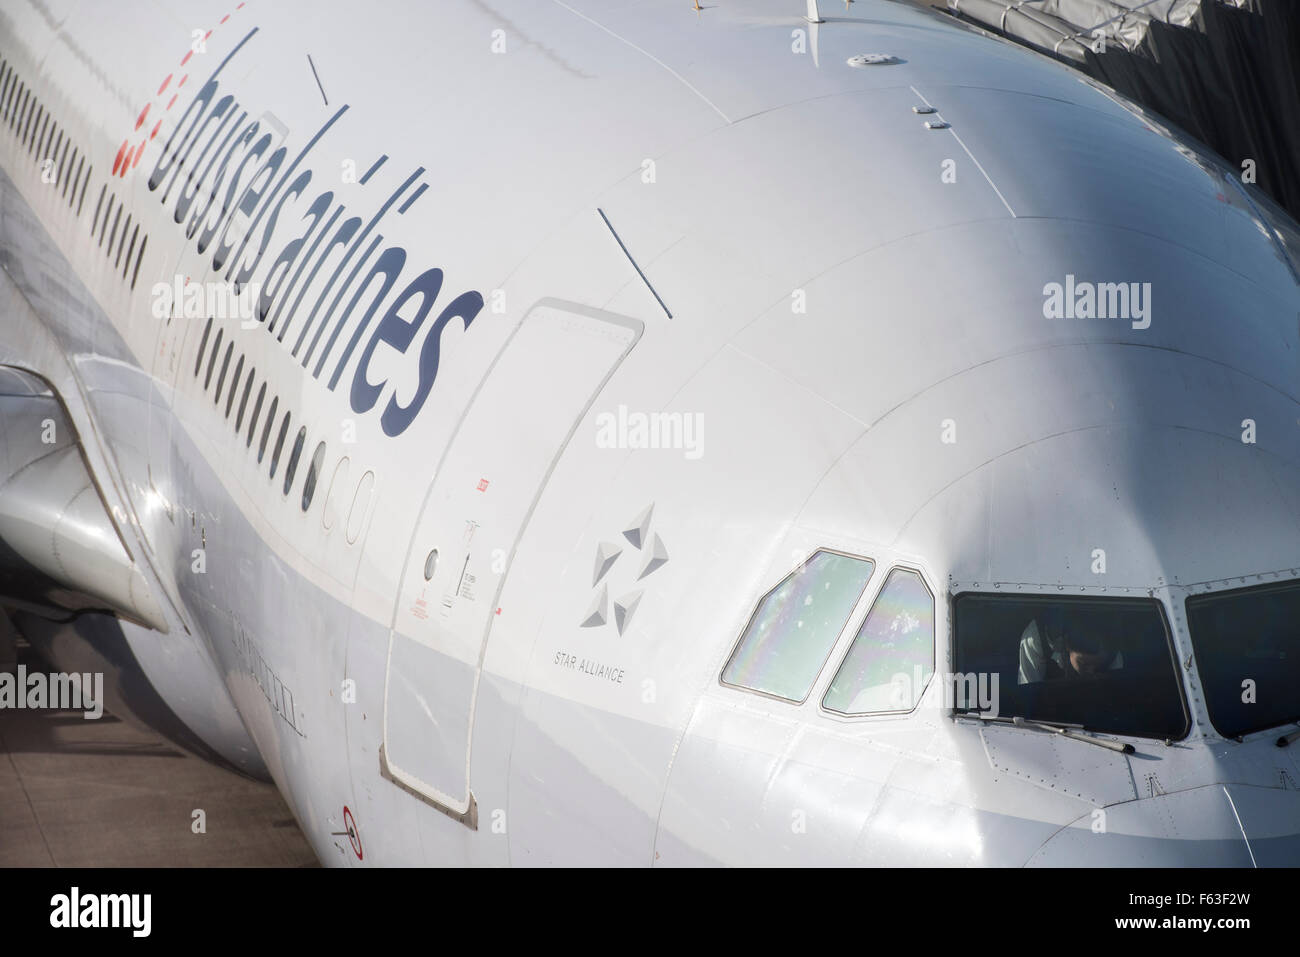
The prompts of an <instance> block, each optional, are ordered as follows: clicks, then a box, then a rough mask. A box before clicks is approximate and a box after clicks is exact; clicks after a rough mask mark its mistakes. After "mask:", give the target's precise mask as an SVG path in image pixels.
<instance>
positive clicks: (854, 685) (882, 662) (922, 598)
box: [822, 568, 934, 715]
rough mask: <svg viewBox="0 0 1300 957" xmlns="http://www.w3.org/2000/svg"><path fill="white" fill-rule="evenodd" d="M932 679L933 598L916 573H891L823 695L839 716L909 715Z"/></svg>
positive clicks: (904, 570) (907, 570) (826, 705)
mask: <svg viewBox="0 0 1300 957" xmlns="http://www.w3.org/2000/svg"><path fill="white" fill-rule="evenodd" d="M932 674H934V597H933V596H932V595H931V594H930V589H928V588H927V587H926V586H925V581H924V580H923V579H922V578H921V575H920V573H919V572H916V571H914V570H912V569H910V568H893V569H891V570H890V572H889V577H888V578H886V579H885V584H884V585H883V586H882V587H881V589H880V594H879V595H877V596H876V600H875V602H873V603H872V605H871V611H869V612H868V613H867V617H866V619H865V620H864V621H863V622H862V627H861V628H859V629H858V633H857V635H856V636H855V637H854V639H853V644H852V645H851V646H850V647H849V652H848V654H847V655H845V656H844V662H843V663H842V664H841V665H840V668H839V671H837V672H836V673H835V677H834V678H833V679H832V680H831V684H830V687H829V688H827V689H826V696H825V697H824V698H823V699H822V706H823V707H824V708H826V709H827V710H828V711H836V712H839V713H840V714H846V715H854V714H881V713H888V712H900V711H911V710H913V709H914V708H915V707H916V705H917V703H918V702H919V701H920V700H921V694H922V692H924V691H925V687H926V685H927V684H928V683H929V681H930V676H931V675H932Z"/></svg>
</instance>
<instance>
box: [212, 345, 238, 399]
mask: <svg viewBox="0 0 1300 957" xmlns="http://www.w3.org/2000/svg"><path fill="white" fill-rule="evenodd" d="M234 351H235V343H234V342H233V341H231V342H229V343H227V344H226V354H225V356H224V357H222V359H221V373H220V374H219V375H218V376H217V387H216V388H215V389H213V390H212V404H213V405H220V404H221V386H222V384H223V383H224V382H225V381H226V370H227V369H229V368H230V356H231V354H232V353H233V352H234Z"/></svg>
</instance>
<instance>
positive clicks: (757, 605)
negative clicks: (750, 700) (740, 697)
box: [718, 548, 880, 707]
mask: <svg viewBox="0 0 1300 957" xmlns="http://www.w3.org/2000/svg"><path fill="white" fill-rule="evenodd" d="M821 552H826V553H828V554H831V555H839V556H840V557H842V558H852V559H854V560H856V561H862V562H870V563H871V571H870V572H868V573H867V577H866V580H865V581H863V583H862V589H861V590H860V591H859V592H858V597H857V598H855V599H854V600H853V605H852V607H850V608H849V613H848V615H847V616H846V617H845V619H844V624H843V625H841V626H840V630H839V632H838V633H837V634H836V636H835V640H834V641H832V642H831V643H830V646H829V647H828V648H827V649H826V657H825V658H823V659H822V663H821V664H820V665H819V666H818V669H817V673H816V674H815V675H813V679H812V681H811V682H810V683H809V685H808V690H807V691H806V692H805V693H804V696H803V697H802V698H801V699H799V700H798V701H796V700H795V699H793V698H783V697H782V696H781V695H775V694H772V693H771V692H770V691H760V690H759V689H757V688H750V687H749V686H747V685H738V684H732V683H731V682H730V681H727V680H726V679H725V678H723V675H725V674H726V673H727V668H728V667H729V666H730V665H731V662H732V660H733V659H734V658H735V657H736V652H738V651H739V650H740V646H741V643H742V642H743V641H744V640H745V636H746V635H747V634H749V629H750V626H751V625H753V624H754V619H756V618H757V617H758V613H759V610H760V609H761V608H762V607H763V603H764V602H765V601H767V599H768V598H770V597H771V596H772V595H773V594H774V593H775V592H776V590H777V589H778V588H780V587H781V586H782V585H784V584H785V583H786V582H787V581H788V580H789V579H790V576H791V575H793V574H795V572H796V571H797V570H798V569H800V568H805V567H806V566H807V565H808V562H809V561H810V560H811V559H812V558H813V557H815V556H816V555H818V554H819V553H821ZM879 568H880V562H878V561H877V560H876V559H874V558H871V557H870V556H868V555H857V554H854V553H853V552H846V551H844V550H842V549H838V548H814V549H813V550H812V551H811V552H809V553H808V554H807V555H806V556H804V559H803V561H801V562H799V563H798V564H797V565H795V566H793V567H792V568H790V569H789V570H788V571H787V572H786V573H785V574H784V575H782V576H781V578H780V579H779V580H778V581H777V582H776V583H775V584H774V585H772V587H771V588H769V589H768V590H767V591H765V592H763V594H762V595H760V596H759V597H758V600H757V601H755V602H754V604H753V607H752V608H751V609H750V612H749V615H748V617H746V619H745V625H744V627H743V628H741V629H740V634H739V635H738V636H737V637H736V639H735V641H733V642H732V644H731V650H730V651H729V652H728V653H727V657H726V660H725V661H723V663H722V667H721V668H720V669H719V670H718V684H720V685H721V686H722V687H724V688H731V689H733V690H735V691H743V692H745V693H747V694H754V695H760V696H761V697H764V698H768V699H770V700H772V701H780V702H782V703H784V704H789V705H794V706H795V707H801V706H802V705H805V704H807V703H808V699H809V698H811V697H812V695H813V692H814V691H816V690H817V686H818V684H819V683H820V682H821V679H822V676H823V675H824V674H825V673H826V663H827V662H828V661H830V660H831V657H832V656H833V655H834V654H835V649H836V648H837V647H838V646H839V643H840V641H841V639H842V638H843V637H844V631H845V629H846V628H848V627H849V625H851V624H852V623H853V621H854V620H855V619H856V618H857V615H856V614H855V612H856V611H857V609H858V606H859V605H861V604H862V599H863V598H864V597H865V596H866V594H867V589H868V588H870V587H871V583H872V582H873V581H874V580H875V577H876V571H877V569H879Z"/></svg>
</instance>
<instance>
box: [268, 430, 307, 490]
mask: <svg viewBox="0 0 1300 957" xmlns="http://www.w3.org/2000/svg"><path fill="white" fill-rule="evenodd" d="M286 419H287V416H286ZM306 441H307V429H306V427H305V426H304V427H302V428H300V429H298V437H297V438H295V439H294V440H293V451H291V452H290V453H289V462H288V464H287V465H285V467H284V494H285V495H288V494H289V489H291V488H293V475H294V473H295V472H297V471H298V459H299V458H300V457H301V456H302V444H303V443H304V442H306ZM271 469H272V470H274V469H275V466H274V465H272V466H271Z"/></svg>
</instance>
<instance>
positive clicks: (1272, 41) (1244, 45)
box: [950, 0, 1300, 219]
mask: <svg viewBox="0 0 1300 957" xmlns="http://www.w3.org/2000/svg"><path fill="white" fill-rule="evenodd" d="M950 3H951V0H950ZM1006 5H1007V4H1006V2H1005V0H1004V2H1000V3H997V4H996V6H998V7H1005V6H1006ZM1024 5H1025V6H1039V5H1038V4H1034V3H1033V0H1029V2H1028V3H1025V4H1024ZM1094 6H1095V3H1089V2H1087V0H1079V2H1078V3H1077V6H1076V9H1075V10H1074V11H1073V12H1071V0H1054V2H1053V12H1054V13H1056V14H1057V16H1058V17H1064V19H1065V20H1066V21H1068V23H1069V24H1071V25H1073V26H1074V27H1075V29H1076V30H1078V31H1080V32H1081V33H1082V31H1085V30H1086V29H1087V28H1089V27H1092V26H1094V25H1095V24H1096V21H1095V20H1092V19H1090V18H1091V17H1092V16H1095V14H1096V11H1095V9H1093V7H1094ZM1124 6H1128V7H1137V6H1138V0H1126V2H1125V4H1124ZM977 9H978V8H977ZM1039 9H1042V7H1041V6H1039ZM960 10H961V15H962V16H964V17H966V18H969V19H971V20H973V21H975V22H979V23H980V25H981V26H983V27H985V28H986V29H988V28H991V29H993V30H994V31H995V32H999V33H1002V32H1004V31H1002V30H999V29H998V26H999V24H998V20H1000V19H1001V18H1000V17H998V18H990V19H991V20H992V22H989V20H986V19H985V17H984V16H981V15H980V13H976V12H974V11H973V10H972V9H971V5H970V4H968V3H966V2H961V3H960ZM1015 23H1016V21H1015V19H1014V17H1008V18H1006V31H1005V33H1004V35H1006V36H1009V37H1010V38H1011V39H1013V40H1017V41H1019V42H1023V43H1026V44H1027V45H1030V46H1033V47H1035V48H1037V49H1040V50H1044V52H1047V53H1053V51H1052V50H1051V49H1050V48H1049V47H1044V46H1043V45H1042V39H1041V38H1040V37H1036V36H1017V35H1015V33H1016V29H1015ZM1036 40H1037V42H1035V41H1036ZM1094 45H1095V44H1094ZM1071 52H1072V53H1073V52H1074V51H1073V50H1072V51H1071ZM1063 53H1065V51H1064V50H1062V51H1061V52H1060V53H1055V54H1054V55H1056V56H1057V57H1058V58H1060V59H1063V60H1065V61H1066V62H1068V63H1070V64H1071V65H1072V66H1074V67H1075V68H1077V69H1080V70H1082V71H1083V72H1085V73H1087V74H1088V75H1090V76H1092V77H1094V78H1095V79H1097V80H1100V81H1101V82H1103V83H1105V84H1106V85H1108V86H1110V87H1112V88H1114V89H1115V90H1116V91H1118V92H1119V93H1122V94H1123V95H1124V96H1127V97H1128V98H1130V99H1132V100H1135V101H1137V102H1138V103H1140V104H1141V105H1142V106H1143V107H1145V108H1147V109H1151V110H1154V111H1155V112H1157V113H1160V114H1162V115H1163V116H1165V117H1166V118H1168V119H1169V120H1170V121H1172V122H1173V123H1175V124H1176V125H1178V126H1180V127H1182V128H1183V129H1184V130H1186V131H1187V132H1188V133H1190V134H1191V135H1192V136H1194V137H1196V138H1197V139H1199V140H1201V141H1202V142H1203V143H1205V144H1206V145H1208V146H1209V147H1210V148H1211V149H1213V150H1214V151H1215V152H1217V153H1219V154H1220V155H1221V156H1223V157H1224V158H1225V159H1226V160H1228V161H1229V163H1230V164H1231V165H1232V166H1234V167H1236V168H1237V169H1238V170H1241V169H1242V162H1243V161H1244V160H1246V159H1253V160H1254V161H1255V177H1256V183H1257V185H1258V186H1259V187H1260V188H1261V189H1262V190H1264V191H1265V192H1266V193H1268V194H1269V195H1270V196H1272V197H1273V198H1274V199H1275V200H1276V201H1277V202H1278V203H1279V204H1281V205H1282V206H1283V207H1285V208H1286V210H1287V211H1288V212H1289V213H1290V214H1291V216H1292V218H1294V219H1300V0H1240V6H1237V5H1235V4H1233V3H1228V2H1224V0H1205V2H1203V3H1201V4H1199V6H1198V7H1197V8H1196V9H1195V11H1194V12H1193V13H1192V15H1191V22H1190V23H1188V24H1187V25H1186V26H1174V25H1170V24H1167V23H1164V22H1161V20H1159V19H1157V18H1155V17H1153V18H1152V19H1151V21H1150V24H1149V28H1148V30H1147V31H1146V34H1145V36H1143V37H1142V39H1141V41H1140V42H1139V43H1138V44H1137V45H1136V47H1135V48H1134V49H1133V51H1132V52H1130V51H1128V50H1125V49H1124V47H1123V46H1122V45H1121V44H1120V43H1116V42H1109V43H1107V44H1106V45H1105V48H1104V52H1094V50H1092V49H1089V48H1088V46H1085V47H1084V48H1083V50H1082V54H1083V56H1082V62H1080V60H1079V58H1078V56H1077V54H1076V55H1074V56H1069V57H1066V56H1063V55H1062V54H1063Z"/></svg>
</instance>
